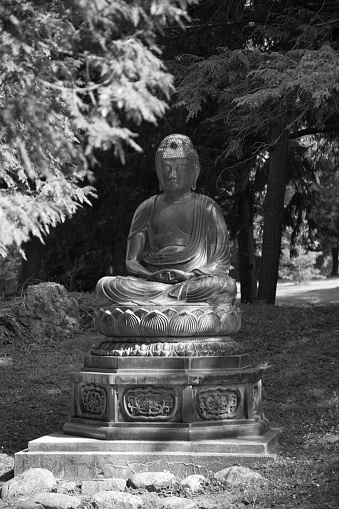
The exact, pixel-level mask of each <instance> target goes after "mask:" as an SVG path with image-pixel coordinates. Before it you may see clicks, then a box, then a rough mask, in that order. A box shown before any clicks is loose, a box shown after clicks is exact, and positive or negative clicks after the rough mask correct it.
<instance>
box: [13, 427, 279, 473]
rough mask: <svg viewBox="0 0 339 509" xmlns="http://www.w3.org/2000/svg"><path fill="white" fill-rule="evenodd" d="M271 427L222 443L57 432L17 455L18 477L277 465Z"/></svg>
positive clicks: (275, 437) (275, 432) (276, 432)
mask: <svg viewBox="0 0 339 509" xmlns="http://www.w3.org/2000/svg"><path fill="white" fill-rule="evenodd" d="M280 433H281V431H280V430H279V429H270V430H269V431H267V432H266V433H265V434H264V435H262V436H256V437H243V438H234V439H220V440H198V441H185V440H180V441H176V440H172V441H167V442H166V441H163V440H161V441H156V440H153V441H146V440H142V441H140V440H96V439H91V438H81V437H73V436H69V435H65V434H63V433H54V434H52V435H48V436H45V437H41V438H39V439H37V440H32V441H31V442H29V444H28V449H27V450H25V451H21V452H18V453H17V454H16V455H15V475H19V474H21V473H22V472H24V471H25V470H27V469H28V468H47V469H49V470H51V471H52V472H53V474H54V475H55V477H56V478H57V479H65V480H73V481H82V480H90V479H103V474H102V472H103V470H106V471H107V470H109V475H110V476H111V477H119V478H125V479H127V478H128V477H129V476H131V475H132V474H133V473H136V472H145V471H150V472H159V471H164V470H168V471H170V472H171V473H173V474H175V476H176V477H177V478H178V479H184V478H185V477H186V476H188V475H191V474H202V475H205V476H206V475H207V474H208V473H209V472H217V471H218V470H221V469H223V468H226V467H228V466H231V465H234V464H235V463H238V464H241V465H243V466H248V467H251V466H254V465H256V464H260V463H264V462H267V461H272V460H274V459H275V446H276V443H277V440H278V438H279V436H280Z"/></svg>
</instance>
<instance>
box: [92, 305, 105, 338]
mask: <svg viewBox="0 0 339 509" xmlns="http://www.w3.org/2000/svg"><path fill="white" fill-rule="evenodd" d="M103 313H104V310H103V309H100V310H99V311H98V312H97V313H95V319H94V328H95V330H96V331H98V332H99V334H105V333H104V331H103V330H102V327H101V319H102V315H103Z"/></svg>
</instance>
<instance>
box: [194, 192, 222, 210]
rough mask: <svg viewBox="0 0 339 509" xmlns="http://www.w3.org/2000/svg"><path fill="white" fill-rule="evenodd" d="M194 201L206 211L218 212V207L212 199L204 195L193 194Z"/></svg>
mask: <svg viewBox="0 0 339 509" xmlns="http://www.w3.org/2000/svg"><path fill="white" fill-rule="evenodd" d="M195 197H196V200H197V201H198V203H199V205H200V206H202V207H204V208H206V210H209V211H210V210H219V209H220V207H219V205H218V204H217V203H216V202H215V201H214V200H213V198H210V197H209V196H207V195H206V194H198V193H196V194H195Z"/></svg>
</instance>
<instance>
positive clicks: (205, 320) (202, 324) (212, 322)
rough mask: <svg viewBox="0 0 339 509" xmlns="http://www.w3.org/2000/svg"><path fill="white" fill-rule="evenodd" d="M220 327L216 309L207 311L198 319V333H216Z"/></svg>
mask: <svg viewBox="0 0 339 509" xmlns="http://www.w3.org/2000/svg"><path fill="white" fill-rule="evenodd" d="M220 327H221V322H220V318H219V316H218V315H217V313H215V312H214V311H207V312H206V313H204V314H203V315H201V316H200V317H199V319H198V334H216V333H217V332H218V331H219V329H220Z"/></svg>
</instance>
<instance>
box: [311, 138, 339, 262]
mask: <svg viewBox="0 0 339 509" xmlns="http://www.w3.org/2000/svg"><path fill="white" fill-rule="evenodd" d="M338 155H339V153H338V143H337V141H336V140H331V139H327V140H326V139H324V140H320V141H318V142H316V143H314V147H313V150H312V157H313V159H314V161H315V164H316V168H317V171H318V173H319V181H320V186H319V189H318V193H317V200H316V206H315V207H314V208H313V211H312V218H313V221H314V224H315V227H316V229H317V235H318V237H319V239H320V242H321V246H322V249H323V251H324V252H325V253H328V252H329V251H330V250H331V249H332V248H333V247H335V246H337V245H338V241H339V172H338V169H337V165H338Z"/></svg>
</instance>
